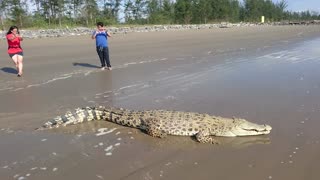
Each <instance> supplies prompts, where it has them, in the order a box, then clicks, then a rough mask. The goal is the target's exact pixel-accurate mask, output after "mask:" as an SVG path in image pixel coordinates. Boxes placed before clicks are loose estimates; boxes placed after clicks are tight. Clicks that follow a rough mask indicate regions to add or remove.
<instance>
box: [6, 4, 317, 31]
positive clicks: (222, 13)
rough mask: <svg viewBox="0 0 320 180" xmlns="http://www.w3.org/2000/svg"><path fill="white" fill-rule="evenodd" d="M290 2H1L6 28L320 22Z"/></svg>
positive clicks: (315, 15)
mask: <svg viewBox="0 0 320 180" xmlns="http://www.w3.org/2000/svg"><path fill="white" fill-rule="evenodd" d="M287 6H288V3H287V1H286V0H279V1H277V2H274V1H272V0H243V1H242V2H239V1H238V0H0V21H1V25H0V26H1V27H2V28H4V27H6V26H9V25H10V24H16V25H18V26H20V27H24V28H32V27H34V28H38V27H64V26H87V27H88V26H93V25H94V24H95V23H96V22H97V21H102V22H104V23H105V24H107V25H117V24H123V23H124V24H205V23H216V22H221V21H228V22H259V21H260V19H261V16H265V21H266V22H275V21H283V20H315V19H320V15H319V13H318V12H313V11H303V12H292V11H288V10H287V9H286V8H287Z"/></svg>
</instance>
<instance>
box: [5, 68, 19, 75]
mask: <svg viewBox="0 0 320 180" xmlns="http://www.w3.org/2000/svg"><path fill="white" fill-rule="evenodd" d="M1 71H3V72H5V73H11V74H17V73H18V71H17V70H16V69H14V68H11V67H3V68H1Z"/></svg>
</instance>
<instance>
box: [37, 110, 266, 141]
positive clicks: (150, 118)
mask: <svg viewBox="0 0 320 180" xmlns="http://www.w3.org/2000/svg"><path fill="white" fill-rule="evenodd" d="M92 120H105V121H110V122H113V123H116V124H119V125H123V126H127V127H132V128H138V129H140V130H143V131H145V132H146V133H147V134H149V135H150V136H152V137H159V138H164V137H166V136H167V135H179V136H194V137H195V139H196V140H197V141H198V142H201V143H212V144H218V143H219V142H218V141H217V140H215V139H214V138H213V137H212V136H222V137H236V136H254V135H264V134H269V133H270V131H271V129H272V128H271V126H269V125H266V124H263V125H259V124H255V123H252V122H249V121H247V120H245V119H240V118H223V117H218V116H212V115H209V114H201V113H196V112H182V111H168V110H145V111H134V110H129V109H123V108H114V107H104V106H95V107H84V108H77V109H75V111H73V112H71V111H68V112H66V113H65V114H64V115H62V116H57V117H55V118H53V119H52V120H50V121H48V122H46V123H45V124H44V125H43V126H42V127H41V128H40V129H47V128H55V127H59V126H67V125H70V124H78V123H82V122H85V121H92Z"/></svg>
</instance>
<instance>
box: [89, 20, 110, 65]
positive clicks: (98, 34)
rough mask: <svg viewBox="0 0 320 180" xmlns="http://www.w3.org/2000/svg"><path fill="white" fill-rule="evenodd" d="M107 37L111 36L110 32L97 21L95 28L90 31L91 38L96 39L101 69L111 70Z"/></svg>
mask: <svg viewBox="0 0 320 180" xmlns="http://www.w3.org/2000/svg"><path fill="white" fill-rule="evenodd" d="M108 37H111V35H110V33H109V32H108V31H107V30H106V29H105V28H104V26H103V23H102V22H98V23H97V29H96V30H95V31H94V32H93V33H92V37H91V38H92V39H95V40H96V48H97V53H98V56H99V59H100V62H101V69H102V70H104V69H106V65H107V68H108V69H109V70H111V64H110V58H109V48H108Z"/></svg>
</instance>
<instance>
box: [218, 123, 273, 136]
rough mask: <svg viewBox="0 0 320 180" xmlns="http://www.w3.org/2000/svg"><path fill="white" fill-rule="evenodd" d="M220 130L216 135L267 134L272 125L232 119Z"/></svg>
mask: <svg viewBox="0 0 320 180" xmlns="http://www.w3.org/2000/svg"><path fill="white" fill-rule="evenodd" d="M224 125H225V128H223V130H222V131H220V132H218V133H217V134H215V135H216V136H225V137H235V136H254V135H263V134H269V133H270V132H271V129H272V127H271V126H269V125H266V124H263V125H259V124H255V123H252V122H249V121H247V120H245V119H233V120H231V121H230V122H227V123H226V124H224Z"/></svg>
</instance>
